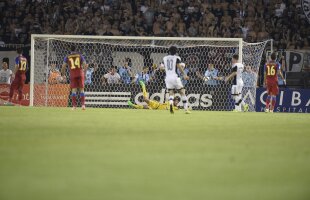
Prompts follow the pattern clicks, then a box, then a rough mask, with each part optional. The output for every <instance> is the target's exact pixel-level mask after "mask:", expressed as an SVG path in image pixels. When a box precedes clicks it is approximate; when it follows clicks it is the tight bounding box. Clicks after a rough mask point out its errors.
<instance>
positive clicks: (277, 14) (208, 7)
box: [0, 0, 310, 49]
mask: <svg viewBox="0 0 310 200" xmlns="http://www.w3.org/2000/svg"><path fill="white" fill-rule="evenodd" d="M17 2H18V3H17ZM17 2H16V1H8V0H6V1H4V2H2V4H1V5H2V6H0V16H1V19H3V20H2V21H1V22H0V27H1V29H0V35H1V39H0V41H2V44H3V43H5V44H9V43H22V44H29V43H30V35H31V34H33V33H46V34H81V35H126V36H128V35H141V36H154V35H155V36H181V37H186V36H192V37H243V38H244V39H245V40H246V41H247V42H257V41H261V40H265V39H267V38H268V39H269V38H273V39H274V44H275V46H276V48H278V46H277V45H279V47H281V48H283V47H285V46H287V47H291V48H295V49H300V48H304V47H307V48H309V45H308V44H309V42H310V41H309V40H310V39H309V35H310V34H309V31H310V26H309V23H308V22H307V21H306V17H305V16H304V15H303V14H302V13H301V10H300V9H301V7H300V3H299V1H297V0H292V1H279V0H268V1H232V0H221V1H219V0H218V1H214V0H212V1H211V0H209V1H198V0H191V1H179V0H165V1H131V2H125V1H120V0H115V1H111V0H109V1H102V0H100V1H74V3H73V1H63V2H61V3H60V4H59V5H55V3H54V2H55V1H25V0H19V1H17ZM79 13H83V14H82V15H80V14H79ZM278 30H285V33H284V34H282V33H281V32H279V31H278ZM286 30H287V31H286ZM305 38H307V40H308V41H307V42H306V41H305ZM282 39H284V41H282V42H280V41H281V40H282ZM285 44H286V45H285ZM306 45H307V46H306Z"/></svg>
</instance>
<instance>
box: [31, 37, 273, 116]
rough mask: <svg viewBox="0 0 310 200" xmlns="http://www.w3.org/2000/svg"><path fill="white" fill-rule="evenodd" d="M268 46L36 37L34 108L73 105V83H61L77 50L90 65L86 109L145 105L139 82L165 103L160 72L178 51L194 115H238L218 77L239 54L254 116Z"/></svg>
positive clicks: (234, 42) (212, 40)
mask: <svg viewBox="0 0 310 200" xmlns="http://www.w3.org/2000/svg"><path fill="white" fill-rule="evenodd" d="M266 43H267V41H265V42H261V43H255V44H251V43H245V42H243V41H242V39H236V38H235V39H234V38H155V37H154V38H153V37H113V36H61V35H32V40H31V45H32V48H31V57H32V58H33V59H32V60H31V84H30V105H31V106H59V107H66V106H70V105H71V99H70V86H69V77H68V76H67V77H68V78H67V79H62V77H61V76H60V68H61V65H62V63H63V60H64V57H65V56H66V55H67V54H68V53H70V51H69V46H71V45H72V44H74V45H75V46H76V49H77V51H78V52H80V53H81V54H82V55H83V56H84V57H85V60H86V62H87V64H88V70H87V72H86V73H85V76H86V77H85V78H86V79H85V96H86V98H85V99H86V106H87V107H110V108H111V107H112V108H129V106H128V101H129V100H130V101H132V102H133V103H135V104H145V103H144V102H143V99H142V91H141V87H140V85H139V80H142V81H144V82H145V83H146V88H147V91H148V94H149V98H150V99H151V100H156V101H159V102H165V101H167V99H168V98H167V90H166V88H165V81H164V79H165V72H164V71H163V70H162V69H161V67H160V66H161V63H162V60H163V57H164V56H165V55H167V51H168V48H169V47H170V46H171V45H174V46H177V47H178V55H179V56H180V57H181V60H182V62H184V63H185V69H184V71H185V72H186V73H187V75H188V76H189V78H190V79H189V80H182V82H183V85H184V86H185V89H186V94H187V97H188V100H189V106H190V107H191V108H192V109H193V110H223V111H224V110H232V109H233V107H234V101H233V99H232V98H231V94H230V92H231V84H232V83H231V82H228V83H224V82H223V81H221V80H218V77H225V76H227V75H228V74H230V73H231V58H232V56H233V54H236V53H239V57H240V59H241V60H242V62H243V64H244V65H245V70H244V72H243V75H242V77H243V81H244V89H243V98H244V100H245V102H246V103H248V104H249V105H250V110H251V111H255V99H256V83H257V78H258V71H259V67H260V64H261V58H262V54H263V52H264V49H265V46H266ZM116 73H117V74H119V76H118V75H117V74H116ZM205 77H208V78H205ZM206 80H208V81H206ZM176 96H178V94H177V95H176ZM179 105H180V106H182V103H181V102H180V104H179Z"/></svg>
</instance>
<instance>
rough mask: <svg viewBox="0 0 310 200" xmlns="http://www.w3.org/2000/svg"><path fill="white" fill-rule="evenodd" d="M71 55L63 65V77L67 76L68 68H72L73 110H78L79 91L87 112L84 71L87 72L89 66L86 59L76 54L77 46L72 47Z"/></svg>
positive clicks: (83, 107)
mask: <svg viewBox="0 0 310 200" xmlns="http://www.w3.org/2000/svg"><path fill="white" fill-rule="evenodd" d="M70 50H71V53H70V54H69V55H67V56H66V57H65V59H64V63H63V65H62V69H61V72H62V75H63V76H65V74H66V68H67V66H69V68H70V87H71V90H72V92H71V97H72V109H73V110H75V109H76V96H77V95H76V93H77V89H79V91H80V100H81V104H82V109H83V110H85V93H84V70H86V67H87V64H86V62H85V59H84V57H83V56H82V55H81V54H80V53H78V52H76V49H75V46H74V45H72V46H71V48H70Z"/></svg>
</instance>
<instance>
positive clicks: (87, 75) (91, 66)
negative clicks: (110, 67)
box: [85, 62, 98, 85]
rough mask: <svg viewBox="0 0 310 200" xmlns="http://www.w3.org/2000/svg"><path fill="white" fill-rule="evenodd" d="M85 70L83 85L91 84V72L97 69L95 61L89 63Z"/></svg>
mask: <svg viewBox="0 0 310 200" xmlns="http://www.w3.org/2000/svg"><path fill="white" fill-rule="evenodd" d="M88 66H89V67H87V69H86V71H85V85H92V84H93V74H94V73H95V72H96V71H97V69H98V64H97V63H93V62H92V63H91V64H89V65H88Z"/></svg>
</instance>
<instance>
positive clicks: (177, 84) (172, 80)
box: [165, 77, 184, 90]
mask: <svg viewBox="0 0 310 200" xmlns="http://www.w3.org/2000/svg"><path fill="white" fill-rule="evenodd" d="M165 82H166V88H167V89H168V90H169V89H171V90H172V89H177V90H179V89H182V88H184V87H183V84H182V81H181V79H180V78H179V77H167V78H166V79H165Z"/></svg>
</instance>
